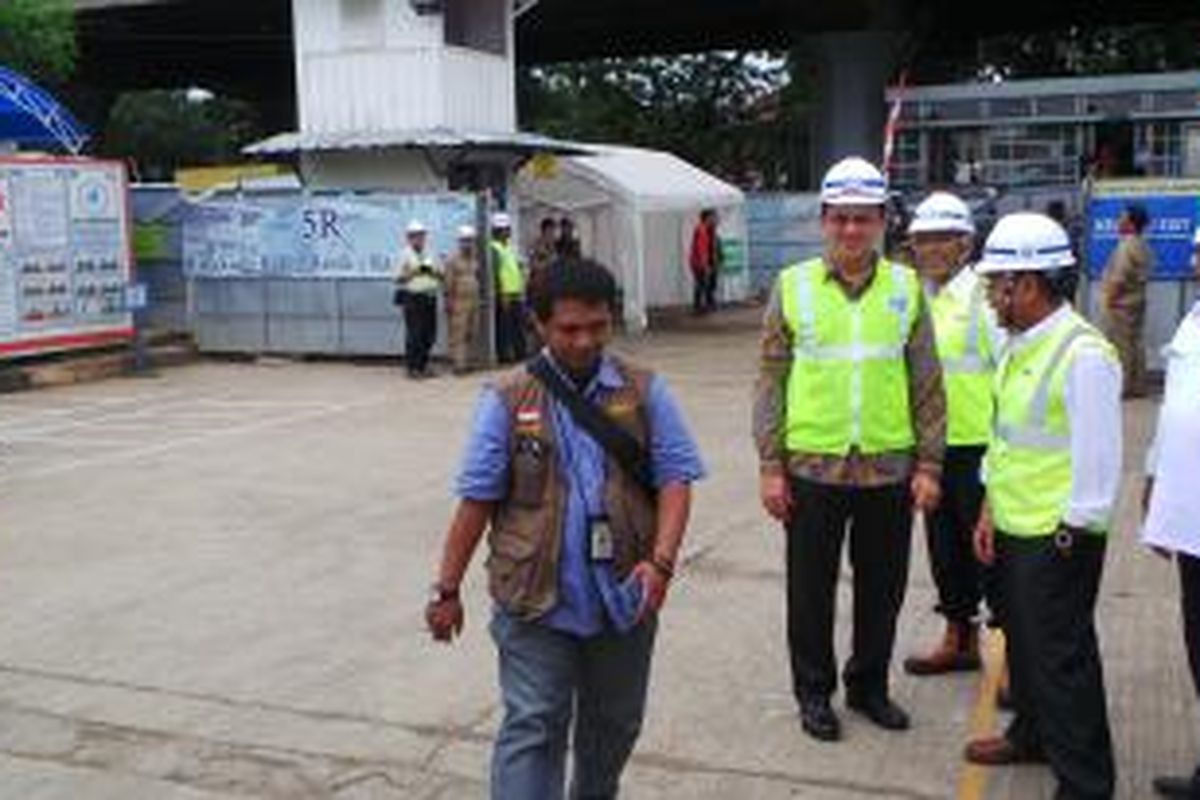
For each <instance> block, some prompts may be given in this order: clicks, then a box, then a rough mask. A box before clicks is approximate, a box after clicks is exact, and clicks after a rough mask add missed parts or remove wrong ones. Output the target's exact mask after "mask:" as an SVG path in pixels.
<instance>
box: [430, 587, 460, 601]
mask: <svg viewBox="0 0 1200 800" xmlns="http://www.w3.org/2000/svg"><path fill="white" fill-rule="evenodd" d="M457 599H458V587H457V586H454V587H449V586H443V585H442V584H440V583H434V584H432V585H431V586H430V587H429V603H430V605H436V604H438V603H445V602H447V601H449V600H457Z"/></svg>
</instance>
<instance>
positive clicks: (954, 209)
mask: <svg viewBox="0 0 1200 800" xmlns="http://www.w3.org/2000/svg"><path fill="white" fill-rule="evenodd" d="M908 232H909V233H964V234H968V235H970V234H973V233H975V220H974V219H972V217H971V209H970V208H968V207H967V204H966V203H964V202H963V201H962V200H960V199H959V198H958V197H956V196H955V195H952V194H950V193H949V192H934V193H933V194H931V195H929V197H926V198H925V199H924V200H922V201H921V202H920V204H918V205H917V208H916V210H915V211H913V218H912V222H910V223H909V224H908Z"/></svg>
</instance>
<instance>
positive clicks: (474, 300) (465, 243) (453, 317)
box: [445, 225, 479, 375]
mask: <svg viewBox="0 0 1200 800" xmlns="http://www.w3.org/2000/svg"><path fill="white" fill-rule="evenodd" d="M475 239H476V235H475V228H474V227H472V226H471V225H463V226H461V227H460V228H459V229H458V251H457V252H456V253H455V254H454V255H452V256H451V257H450V258H449V259H447V260H446V263H445V272H446V315H447V317H448V318H449V327H450V332H449V333H450V335H449V340H450V342H449V344H450V360H451V362H452V363H453V365H454V371H455V372H456V373H458V374H460V375H461V374H463V373H465V372H466V371H467V368H468V367H469V365H470V361H471V343H472V341H473V340H474V338H475V330H476V327H477V325H476V323H477V321H478V318H479V259H478V258H476V256H475Z"/></svg>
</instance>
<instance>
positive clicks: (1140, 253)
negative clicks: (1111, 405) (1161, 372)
mask: <svg viewBox="0 0 1200 800" xmlns="http://www.w3.org/2000/svg"><path fill="white" fill-rule="evenodd" d="M1149 224H1150V217H1149V216H1148V215H1147V214H1146V209H1145V208H1143V207H1142V206H1140V205H1136V204H1132V205H1129V206H1126V208H1125V210H1124V212H1122V214H1121V217H1120V219H1118V220H1117V232H1118V233H1119V234H1120V237H1121V238H1120V241H1119V242H1118V243H1117V247H1116V249H1115V250H1113V254H1112V256H1111V257H1110V258H1109V261H1108V265H1107V266H1106V267H1105V269H1104V282H1103V283H1102V284H1101V286H1100V311H1101V327H1102V328H1103V330H1104V333H1105V335H1107V336H1108V338H1109V340H1110V341H1112V343H1113V345H1115V346H1116V348H1117V352H1118V353H1120V355H1121V368H1122V370H1123V371H1124V375H1125V382H1124V390H1123V394H1124V396H1125V397H1130V398H1132V397H1144V396H1145V394H1146V344H1145V328H1146V281H1147V280H1149V277H1150V273H1151V272H1152V271H1153V269H1154V253H1153V251H1151V250H1150V246H1149V245H1148V244H1146V240H1145V238H1144V234H1145V230H1146V226H1147V225H1149Z"/></svg>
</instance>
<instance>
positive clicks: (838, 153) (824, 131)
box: [809, 31, 899, 184]
mask: <svg viewBox="0 0 1200 800" xmlns="http://www.w3.org/2000/svg"><path fill="white" fill-rule="evenodd" d="M898 41H899V34H897V33H895V32H892V31H859V32H853V33H827V34H821V35H819V36H814V37H811V38H810V39H809V42H810V43H811V44H810V47H811V52H812V53H813V55H814V56H815V57H816V58H817V62H818V67H817V74H818V78H817V107H816V114H815V116H814V118H813V131H812V134H813V135H812V149H811V156H812V168H811V172H810V174H811V175H812V180H813V183H814V184H819V183H820V180H821V176H822V175H824V174H825V170H826V169H828V168H829V166H830V165H831V164H832V163H833V162H834V161H837V160H838V159H840V158H844V157H846V156H851V155H856V156H862V157H863V158H866V159H867V160H868V161H871V162H872V163H874V164H879V163H880V161H881V160H882V158H883V126H884V124H885V123H886V119H887V110H886V107H885V100H884V90H885V88H886V87H887V84H888V82H889V81H890V80H892V78H893V75H892V72H893V69H894V62H895V51H896V46H897V43H898Z"/></svg>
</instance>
